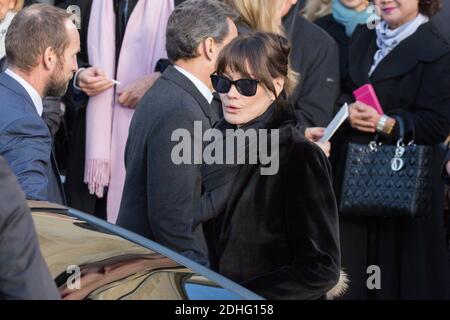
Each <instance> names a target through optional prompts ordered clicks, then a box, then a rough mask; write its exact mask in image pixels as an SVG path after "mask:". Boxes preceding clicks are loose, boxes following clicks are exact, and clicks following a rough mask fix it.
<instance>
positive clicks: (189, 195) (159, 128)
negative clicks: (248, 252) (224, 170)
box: [147, 108, 208, 265]
mask: <svg viewBox="0 0 450 320" xmlns="http://www.w3.org/2000/svg"><path fill="white" fill-rule="evenodd" d="M194 119H195V117H194V115H193V114H191V113H190V112H189V111H188V109H187V108H186V109H183V108H176V110H173V111H172V112H165V113H164V114H163V115H161V117H160V118H159V120H158V123H157V124H156V125H155V127H154V128H153V129H152V131H151V137H150V138H149V139H148V142H147V154H148V156H147V174H148V177H147V204H148V210H147V212H148V214H149V215H148V219H149V223H150V226H151V231H152V233H153V235H154V237H155V240H156V241H157V242H158V243H160V244H162V245H164V246H166V247H168V248H171V249H172V250H175V251H177V252H180V253H182V254H183V255H185V256H187V257H188V258H190V259H192V260H194V261H197V262H199V263H201V264H205V265H207V264H208V261H207V258H206V256H205V254H204V253H203V252H202V250H201V247H200V244H199V243H198V242H197V239H196V237H195V236H194V231H193V229H194V227H193V224H194V208H199V201H200V194H201V189H200V188H201V172H200V164H193V163H192V164H176V162H177V161H176V159H174V158H173V157H172V151H173V149H174V147H175V146H177V145H180V142H181V141H180V142H178V141H171V140H172V134H173V133H174V132H175V131H176V130H177V129H178V130H180V131H179V132H183V133H184V137H185V138H186V139H183V140H182V141H183V143H184V144H185V145H186V148H185V149H184V150H185V152H191V154H192V156H193V147H194ZM174 140H176V139H174ZM200 140H201V137H200ZM200 143H201V141H200ZM176 154H177V155H178V153H176ZM174 160H175V161H174ZM189 160H192V157H189Z"/></svg>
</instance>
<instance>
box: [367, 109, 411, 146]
mask: <svg viewBox="0 0 450 320" xmlns="http://www.w3.org/2000/svg"><path fill="white" fill-rule="evenodd" d="M392 118H394V119H395V121H396V123H397V125H398V129H399V134H400V138H399V139H398V141H397V148H403V147H404V146H405V142H404V138H405V123H404V122H403V119H402V118H401V117H400V116H398V115H393V116H392ZM378 138H379V135H378V133H377V134H376V135H375V138H374V139H373V140H372V141H371V142H370V143H369V148H370V150H371V151H373V152H376V151H377V150H378V146H380V145H381V142H378ZM412 143H414V140H411V142H410V143H409V144H412Z"/></svg>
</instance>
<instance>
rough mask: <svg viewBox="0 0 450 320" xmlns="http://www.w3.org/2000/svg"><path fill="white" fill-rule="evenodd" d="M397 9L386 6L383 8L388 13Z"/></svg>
mask: <svg viewBox="0 0 450 320" xmlns="http://www.w3.org/2000/svg"><path fill="white" fill-rule="evenodd" d="M395 9H397V8H384V9H383V12H384V13H387V14H391V13H392V11H394V10H395Z"/></svg>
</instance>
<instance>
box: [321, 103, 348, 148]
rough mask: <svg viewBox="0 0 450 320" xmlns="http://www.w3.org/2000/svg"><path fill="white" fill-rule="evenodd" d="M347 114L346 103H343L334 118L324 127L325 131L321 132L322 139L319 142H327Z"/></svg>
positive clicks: (345, 118)
mask: <svg viewBox="0 0 450 320" xmlns="http://www.w3.org/2000/svg"><path fill="white" fill-rule="evenodd" d="M348 116H349V113H348V104H347V103H346V104H344V105H343V106H342V107H341V109H340V110H339V112H338V113H337V114H336V116H335V117H334V119H333V120H332V121H331V122H330V124H329V125H328V127H327V128H326V129H325V133H324V134H323V137H322V139H320V141H319V142H327V141H330V139H331V137H332V136H333V135H334V133H335V132H336V130H337V129H339V127H340V126H341V125H342V124H343V123H344V121H345V120H347V118H348Z"/></svg>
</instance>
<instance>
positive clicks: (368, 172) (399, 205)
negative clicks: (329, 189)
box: [339, 144, 432, 218]
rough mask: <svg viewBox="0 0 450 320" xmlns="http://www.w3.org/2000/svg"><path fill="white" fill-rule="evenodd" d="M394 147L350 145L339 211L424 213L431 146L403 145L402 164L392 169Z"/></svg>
mask: <svg viewBox="0 0 450 320" xmlns="http://www.w3.org/2000/svg"><path fill="white" fill-rule="evenodd" d="M396 148H397V147H396V146H378V148H377V151H371V149H370V147H369V146H368V145H360V144H349V149H348V153H347V160H346V166H345V173H344V182H343V187H342V194H341V198H340V200H341V201H340V206H339V210H340V212H341V214H343V215H357V216H373V217H392V218H394V217H417V216H426V215H428V214H429V211H430V209H431V205H430V204H431V187H432V180H431V179H432V178H431V177H432V172H431V160H430V159H431V148H430V147H427V146H418V145H411V146H405V152H404V154H403V156H402V157H401V159H402V160H403V164H404V165H403V167H402V169H401V170H400V171H397V172H396V171H394V170H393V169H392V167H391V161H392V159H393V158H394V156H395V152H396Z"/></svg>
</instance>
